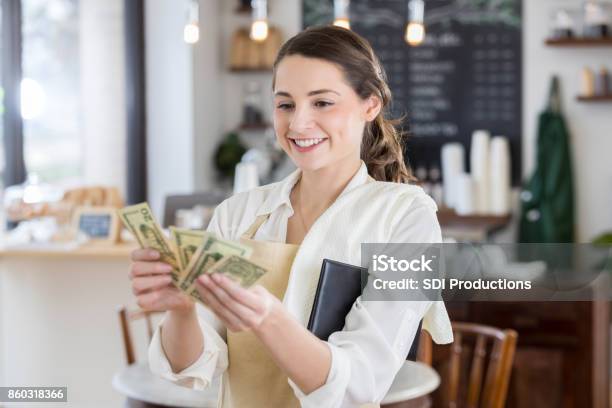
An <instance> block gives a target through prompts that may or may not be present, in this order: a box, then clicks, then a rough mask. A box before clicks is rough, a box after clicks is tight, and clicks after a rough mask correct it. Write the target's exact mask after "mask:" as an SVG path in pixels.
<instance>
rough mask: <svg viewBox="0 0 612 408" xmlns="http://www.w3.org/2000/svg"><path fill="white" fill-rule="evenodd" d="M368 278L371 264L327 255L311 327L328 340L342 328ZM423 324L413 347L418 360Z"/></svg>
mask: <svg viewBox="0 0 612 408" xmlns="http://www.w3.org/2000/svg"><path fill="white" fill-rule="evenodd" d="M367 279H368V268H363V267H361V266H355V265H349V264H346V263H342V262H338V261H333V260H331V259H323V264H322V265H321V275H320V276H319V283H318V285H317V292H316V294H315V298H314V302H313V305H312V311H311V313H310V319H309V320H308V330H309V331H310V332H312V333H313V334H314V335H315V336H317V337H318V338H319V339H321V340H325V341H327V339H329V336H331V334H332V333H334V332H337V331H341V330H342V328H343V327H344V321H345V319H346V316H347V315H348V314H349V312H350V311H351V307H352V306H353V303H355V300H356V299H357V298H358V297H359V295H361V292H362V291H363V288H364V287H365V285H366V283H367ZM421 324H422V321H421V322H420V323H419V328H418V329H417V332H416V333H417V334H416V337H415V339H414V342H413V343H412V346H411V347H410V352H409V353H408V358H407V359H408V360H412V361H416V355H417V350H418V347H419V337H420V333H421Z"/></svg>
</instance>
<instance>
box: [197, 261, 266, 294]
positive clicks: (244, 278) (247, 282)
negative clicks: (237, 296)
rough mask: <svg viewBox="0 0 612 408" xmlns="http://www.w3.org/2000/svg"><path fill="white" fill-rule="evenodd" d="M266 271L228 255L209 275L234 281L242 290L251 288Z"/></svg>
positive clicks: (249, 262)
mask: <svg viewBox="0 0 612 408" xmlns="http://www.w3.org/2000/svg"><path fill="white" fill-rule="evenodd" d="M266 272H267V270H266V269H264V268H262V267H261V266H259V265H257V264H256V263H253V262H251V261H249V260H248V259H245V258H243V257H241V256H238V255H230V256H228V257H226V258H225V259H223V260H221V261H220V262H218V263H216V264H215V265H214V266H213V267H212V268H211V270H210V272H209V273H221V274H223V275H226V276H228V277H229V278H231V279H233V280H235V281H236V282H238V283H239V284H240V286H242V287H243V288H248V287H251V286H253V284H254V283H255V282H257V280H258V279H259V278H261V277H262V276H263V275H264V274H266Z"/></svg>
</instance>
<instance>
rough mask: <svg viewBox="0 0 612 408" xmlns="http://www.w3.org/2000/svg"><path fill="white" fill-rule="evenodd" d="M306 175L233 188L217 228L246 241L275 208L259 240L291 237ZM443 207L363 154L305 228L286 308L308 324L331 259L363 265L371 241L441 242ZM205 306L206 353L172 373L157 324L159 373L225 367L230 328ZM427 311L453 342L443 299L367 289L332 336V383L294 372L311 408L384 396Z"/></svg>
mask: <svg viewBox="0 0 612 408" xmlns="http://www.w3.org/2000/svg"><path fill="white" fill-rule="evenodd" d="M299 177H300V170H296V171H295V172H294V173H292V174H291V175H289V176H288V177H287V178H285V179H284V180H282V181H280V182H278V183H273V184H269V185H265V186H262V187H258V188H255V189H253V190H250V191H247V192H243V193H240V194H236V195H234V196H232V197H230V198H229V199H227V200H225V201H224V202H223V203H221V204H220V205H219V206H218V207H217V208H216V209H215V212H214V215H213V218H212V220H211V222H210V225H209V227H208V230H209V231H212V232H214V233H216V234H218V235H219V236H221V237H223V238H226V239H231V240H237V239H239V237H240V236H241V235H242V234H243V233H244V232H245V231H246V230H247V228H248V227H249V226H250V225H251V224H252V223H253V221H254V220H255V218H256V217H257V216H259V215H262V214H270V217H269V219H268V220H267V221H266V222H265V223H264V224H263V225H262V226H261V227H260V228H259V230H258V231H257V233H256V234H255V237H254V239H257V240H268V241H276V242H285V238H286V234H287V220H288V218H289V217H291V216H292V215H293V208H292V207H291V201H290V199H289V195H290V193H291V189H292V188H293V186H294V185H295V183H296V182H297V181H298V179H299ZM436 211H437V207H436V204H435V202H434V201H433V200H432V199H431V198H430V197H429V196H428V195H427V194H426V193H425V192H424V191H423V189H421V188H420V187H418V186H415V185H407V184H398V183H386V182H379V181H374V180H373V179H372V178H371V177H369V176H368V172H367V168H366V165H365V163H363V162H362V164H361V168H360V169H359V171H358V172H357V173H356V174H355V176H354V177H353V178H352V179H351V181H350V182H349V184H348V185H347V186H346V188H345V189H344V190H343V191H342V193H341V194H340V196H338V198H337V199H336V201H335V202H334V203H333V204H332V205H331V206H330V207H329V208H328V209H327V210H326V211H325V212H324V213H323V214H322V215H321V216H320V217H319V218H318V219H317V220H316V222H315V223H314V224H313V225H312V227H311V228H310V230H309V231H308V234H307V235H306V236H305V237H304V239H303V241H302V244H301V245H300V248H299V250H298V253H297V255H296V257H295V260H294V262H293V265H292V267H291V273H290V277H289V282H288V286H287V291H286V293H285V296H284V299H283V304H284V306H285V308H286V309H287V311H288V312H289V313H290V314H292V315H293V316H294V317H295V318H296V319H297V320H298V321H300V322H301V324H302V325H303V326H304V327H305V326H306V325H307V324H308V317H309V315H310V310H311V308H312V304H313V300H314V294H315V291H316V287H317V283H318V279H319V273H320V268H321V262H322V260H323V258H329V259H333V260H336V261H340V262H346V263H349V264H353V265H360V263H361V246H360V244H361V243H362V242H373V243H374V242H378V243H385V242H394V243H400V242H402V243H436V242H442V236H441V232H440V226H439V224H438V219H437V217H436ZM197 311H198V315H199V321H200V326H201V328H202V332H203V334H204V338H205V341H204V351H203V353H202V355H201V356H200V358H199V359H198V360H197V361H196V362H195V363H193V364H192V365H191V366H190V367H188V368H186V369H184V370H183V371H181V372H179V373H173V372H172V369H171V368H170V364H169V362H168V360H167V358H166V356H165V354H164V351H163V349H162V346H161V340H160V329H159V328H158V329H157V330H156V332H155V335H154V337H153V340H152V342H151V345H150V348H149V364H150V367H151V370H152V371H153V372H154V373H157V374H159V375H160V376H162V377H164V378H166V379H168V380H171V381H176V382H177V383H179V384H181V385H185V386H188V387H193V388H198V389H202V388H203V387H206V386H208V385H209V384H210V383H211V380H212V378H213V377H215V376H218V375H220V374H222V373H223V372H224V371H225V370H226V368H227V365H228V357H227V345H226V343H225V341H224V338H225V330H226V329H225V327H223V326H222V324H221V323H220V322H219V320H218V319H217V318H215V316H214V315H213V314H212V313H211V312H210V311H209V310H207V309H206V308H205V307H204V306H202V305H201V304H198V305H197ZM421 319H423V328H424V329H425V330H427V331H428V332H429V333H430V334H431V335H432V338H433V340H434V341H435V342H436V343H438V344H446V343H450V342H452V341H453V334H452V328H451V324H450V320H449V318H448V314H447V312H446V308H445V307H444V303H443V302H440V301H392V302H374V301H362V300H361V298H358V299H357V300H356V301H355V303H354V304H353V307H352V309H351V311H350V312H349V314H348V315H347V317H346V322H345V327H344V329H343V330H342V331H340V332H336V333H334V334H332V335H331V336H330V337H329V339H328V341H327V342H326V344H327V345H328V346H329V348H330V350H331V357H332V359H331V368H330V372H329V374H328V377H327V380H326V382H325V384H324V385H323V386H321V387H320V388H318V389H317V390H315V391H313V392H311V393H310V394H307V395H306V394H304V393H302V392H301V391H300V389H299V388H298V387H297V386H296V385H295V384H294V383H293V382H292V381H291V380H289V384H290V386H291V387H292V389H293V390H294V392H295V395H296V397H297V398H298V399H299V400H300V403H301V405H302V407H313V408H315V407H316V408H324V407H355V406H359V405H362V404H366V403H377V402H379V401H380V400H382V399H383V398H384V396H385V394H386V392H387V391H388V389H389V387H390V386H391V383H392V382H393V379H394V377H395V374H396V373H397V372H398V371H399V369H400V367H401V366H402V364H403V362H404V361H405V359H406V356H407V354H408V351H409V350H410V346H411V345H412V342H413V340H414V338H415V334H416V330H417V327H418V324H419V322H420V320H421Z"/></svg>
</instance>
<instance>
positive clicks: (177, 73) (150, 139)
mask: <svg viewBox="0 0 612 408" xmlns="http://www.w3.org/2000/svg"><path fill="white" fill-rule="evenodd" d="M188 4H189V2H188V1H187V0H147V1H146V2H145V43H146V44H145V46H146V49H145V53H146V103H147V121H146V126H147V161H148V162H147V174H148V179H147V183H148V201H149V203H150V204H151V207H152V209H153V211H154V213H156V214H157V215H160V214H161V209H162V205H163V199H164V197H165V196H166V195H167V194H170V193H180V192H191V191H193V189H194V187H195V186H194V178H195V174H194V173H195V171H194V160H193V155H192V150H193V145H194V143H193V138H194V120H193V115H194V113H193V103H192V101H193V83H194V72H193V63H192V50H191V48H190V46H189V45H187V44H185V43H184V42H183V27H184V25H185V22H186V19H187V10H188Z"/></svg>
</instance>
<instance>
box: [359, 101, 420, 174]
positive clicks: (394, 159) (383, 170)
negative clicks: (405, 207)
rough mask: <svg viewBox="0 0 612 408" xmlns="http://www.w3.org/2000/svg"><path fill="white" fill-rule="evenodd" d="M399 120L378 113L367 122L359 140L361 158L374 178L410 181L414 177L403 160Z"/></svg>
mask: <svg viewBox="0 0 612 408" xmlns="http://www.w3.org/2000/svg"><path fill="white" fill-rule="evenodd" d="M399 122H400V121H399V120H392V119H386V118H385V117H384V115H383V113H382V112H381V113H379V114H378V116H377V117H376V119H374V120H373V121H372V122H370V123H368V124H367V126H366V129H365V132H364V135H363V141H362V142H361V159H362V160H363V161H364V162H365V164H366V166H367V167H368V173H369V174H370V176H372V177H373V178H374V179H375V180H378V181H391V182H394V183H411V182H414V181H415V180H416V179H415V178H414V176H413V175H412V173H411V172H410V170H409V169H408V167H407V166H406V163H405V161H404V152H403V145H402V140H401V136H402V135H401V133H400V132H399V131H398V129H397V126H398V125H399Z"/></svg>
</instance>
